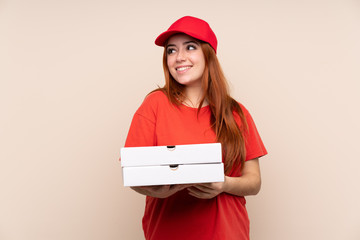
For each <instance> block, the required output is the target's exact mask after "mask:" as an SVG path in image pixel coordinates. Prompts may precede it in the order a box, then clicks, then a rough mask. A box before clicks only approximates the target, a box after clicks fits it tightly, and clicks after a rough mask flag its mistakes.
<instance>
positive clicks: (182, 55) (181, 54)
mask: <svg viewBox="0 0 360 240" xmlns="http://www.w3.org/2000/svg"><path fill="white" fill-rule="evenodd" d="M185 59H186V53H185V51H184V50H179V52H178V55H177V56H176V61H177V62H182V61H184V60H185Z"/></svg>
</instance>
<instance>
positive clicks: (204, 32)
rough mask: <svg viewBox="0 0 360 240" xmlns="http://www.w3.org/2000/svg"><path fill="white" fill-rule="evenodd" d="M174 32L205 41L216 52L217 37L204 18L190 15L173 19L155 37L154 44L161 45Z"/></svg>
mask: <svg viewBox="0 0 360 240" xmlns="http://www.w3.org/2000/svg"><path fill="white" fill-rule="evenodd" d="M176 33H185V34H187V35H189V36H191V37H193V38H196V39H199V40H201V41H204V42H207V43H209V44H210V46H211V47H212V48H213V49H214V50H215V53H216V48H217V39H216V36H215V33H214V32H213V31H212V30H211V28H210V25H209V24H208V23H207V22H205V21H204V20H202V19H200V18H196V17H191V16H185V17H182V18H180V19H178V20H177V21H175V22H174V23H173V24H172V25H171V26H170V27H169V29H168V30H167V31H165V32H163V33H162V34H160V35H159V36H158V37H157V38H156V40H155V44H156V45H158V46H162V47H163V46H164V45H165V42H166V40H167V39H168V38H169V37H170V36H172V35H174V34H176Z"/></svg>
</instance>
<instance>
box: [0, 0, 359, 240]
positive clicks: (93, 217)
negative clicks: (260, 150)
mask: <svg viewBox="0 0 360 240" xmlns="http://www.w3.org/2000/svg"><path fill="white" fill-rule="evenodd" d="M184 15H192V16H196V17H200V18H203V19H205V20H207V21H208V22H209V23H210V25H211V26H212V28H213V30H214V31H215V33H216V34H217V36H218V41H219V47H218V57H219V60H220V62H221V64H222V66H223V69H224V72H225V74H226V76H227V78H228V80H229V85H230V89H231V93H232V95H233V96H234V97H235V98H236V99H237V100H238V101H240V102H242V103H243V104H244V105H245V106H246V107H247V108H248V109H249V110H250V112H251V114H252V116H253V118H254V119H255V122H256V124H257V127H258V130H259V132H260V134H261V136H262V138H263V141H264V143H265V145H266V147H267V149H268V151H269V154H268V156H266V157H264V158H263V159H261V171H262V178H263V185H262V190H261V192H260V193H259V194H258V195H257V196H255V197H248V198H247V200H248V205H247V206H248V211H249V215H250V219H251V239H252V240H264V239H266V240H285V239H286V240H303V239H314V240H318V239H327V240H339V239H346V240H358V239H360V230H359V229H360V206H359V202H360V191H359V182H360V177H359V175H360V174H359V170H360V161H359V160H360V159H359V149H360V148H359V146H358V145H359V135H360V128H359V123H360V113H359V109H360V107H359V103H360V91H359V90H360V70H359V69H360V67H359V66H360V27H359V26H360V2H359V1H357V0H328V1H326V0H305V1H285V0H270V1H268V0H255V1H245V0H239V1H235V0H234V1H211V0H206V1H205V0H200V1H188V0H184V1H165V0H163V1H116V0H102V1H99V0H89V1H85V0H65V1H57V0H32V1H25V0H8V1H6V0H1V1H0V114H1V117H0V149H1V150H0V239H1V240H100V239H106V240H115V239H122V240H137V239H139V240H141V239H143V233H142V229H141V218H142V214H143V209H144V197H143V196H141V195H138V194H136V193H135V192H133V191H131V190H129V188H124V187H123V186H122V176H121V167H120V163H119V161H118V158H119V151H120V147H122V146H123V144H124V142H125V138H126V134H127V131H128V128H129V125H130V122H131V118H132V115H133V114H134V112H135V111H136V109H137V108H138V106H139V105H140V104H141V102H142V100H143V99H144V97H145V95H146V94H147V93H148V92H149V91H151V90H153V89H154V88H156V87H157V85H160V86H161V85H163V72H162V60H161V59H162V51H163V49H162V48H160V47H157V46H155V45H154V40H155V38H156V37H157V35H158V34H160V33H161V32H163V31H165V30H166V29H167V28H168V27H169V26H170V24H171V23H172V22H174V21H175V20H176V19H178V18H180V17H182V16H184ZM180 230H181V226H179V229H175V230H174V231H175V232H176V231H180ZM175 232H174V234H175Z"/></svg>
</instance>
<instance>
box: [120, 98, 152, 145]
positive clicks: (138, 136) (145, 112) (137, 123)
mask: <svg viewBox="0 0 360 240" xmlns="http://www.w3.org/2000/svg"><path fill="white" fill-rule="evenodd" d="M155 110H156V106H155V105H154V103H153V102H152V100H151V99H150V98H148V97H147V98H145V100H144V102H143V103H142V105H141V106H140V107H139V109H138V110H137V111H136V113H135V114H134V116H133V119H132V121H131V125H130V129H129V132H128V135H127V138H126V141H125V147H146V146H156V145H157V144H156V112H155Z"/></svg>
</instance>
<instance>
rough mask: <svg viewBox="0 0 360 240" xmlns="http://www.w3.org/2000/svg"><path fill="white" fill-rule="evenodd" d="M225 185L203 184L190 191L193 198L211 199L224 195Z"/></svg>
mask: <svg viewBox="0 0 360 240" xmlns="http://www.w3.org/2000/svg"><path fill="white" fill-rule="evenodd" d="M225 180H226V177H225ZM224 185H225V182H213V183H202V184H197V185H194V186H192V187H189V188H188V191H189V194H190V195H191V196H193V197H196V198H201V199H210V198H213V197H216V196H217V195H219V194H220V193H222V192H223V191H224Z"/></svg>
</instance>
